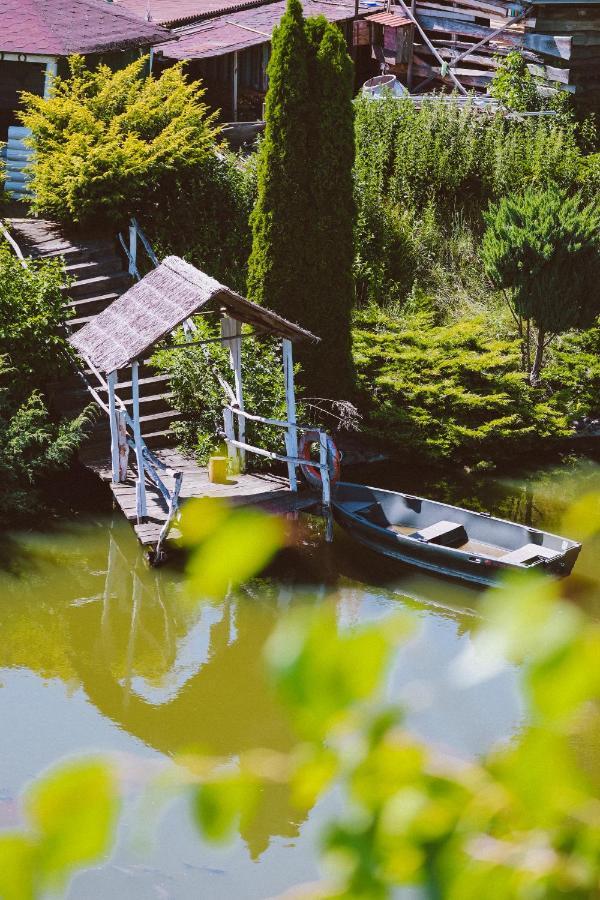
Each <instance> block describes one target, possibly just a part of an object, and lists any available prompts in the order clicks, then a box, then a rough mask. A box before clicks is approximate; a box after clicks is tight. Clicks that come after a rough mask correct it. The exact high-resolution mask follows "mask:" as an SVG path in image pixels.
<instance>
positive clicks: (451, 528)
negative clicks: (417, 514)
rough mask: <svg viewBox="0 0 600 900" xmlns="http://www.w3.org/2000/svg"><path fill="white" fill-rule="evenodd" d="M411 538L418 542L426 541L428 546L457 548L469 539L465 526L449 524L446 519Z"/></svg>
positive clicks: (455, 523)
mask: <svg viewBox="0 0 600 900" xmlns="http://www.w3.org/2000/svg"><path fill="white" fill-rule="evenodd" d="M411 537H414V538H416V539H417V540H418V541H425V542H426V543H427V544H441V545H442V546H444V547H456V546H457V545H458V544H464V543H465V542H466V541H467V539H468V538H467V532H466V531H465V527H464V525H459V524H458V523H457V522H448V521H446V520H445V519H443V520H442V521H441V522H435V523H434V524H433V525H428V526H427V528H421V529H420V530H419V531H414V532H413V533H412V535H411Z"/></svg>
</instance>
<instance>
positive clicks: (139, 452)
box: [131, 359, 147, 525]
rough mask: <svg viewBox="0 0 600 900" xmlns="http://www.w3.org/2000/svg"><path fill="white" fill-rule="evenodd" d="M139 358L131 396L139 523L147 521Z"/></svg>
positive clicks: (133, 371)
mask: <svg viewBox="0 0 600 900" xmlns="http://www.w3.org/2000/svg"><path fill="white" fill-rule="evenodd" d="M139 369H140V366H139V363H138V361H137V359H136V360H135V361H134V362H133V363H132V364H131V398H132V402H133V440H134V443H135V456H136V461H137V480H136V483H135V499H136V512H137V520H138V525H140V524H141V523H142V522H145V521H146V514H147V512H146V478H145V470H144V454H143V445H142V429H141V425H140V380H139Z"/></svg>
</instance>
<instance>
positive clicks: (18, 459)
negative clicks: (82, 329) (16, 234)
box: [0, 244, 87, 527]
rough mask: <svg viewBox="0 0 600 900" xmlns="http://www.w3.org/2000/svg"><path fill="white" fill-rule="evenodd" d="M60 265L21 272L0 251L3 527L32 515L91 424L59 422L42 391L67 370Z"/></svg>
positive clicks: (2, 247)
mask: <svg viewBox="0 0 600 900" xmlns="http://www.w3.org/2000/svg"><path fill="white" fill-rule="evenodd" d="M64 280H65V279H64V275H63V273H62V266H61V264H60V262H52V261H46V262H37V263H36V262H33V261H32V262H30V263H29V265H28V267H27V268H23V267H22V266H21V265H20V263H19V261H18V260H17V258H16V257H15V256H14V255H13V253H12V251H11V250H10V248H9V247H8V246H7V245H5V244H2V245H0V526H3V527H4V526H7V525H10V524H14V523H16V522H19V521H21V520H25V519H27V518H28V517H31V516H32V515H34V514H35V513H36V512H37V511H38V510H39V508H40V507H42V506H43V504H44V498H43V493H44V488H45V486H46V484H47V482H48V480H49V478H50V477H51V476H52V475H54V474H56V472H57V471H58V470H60V469H64V468H66V467H67V466H68V465H69V463H70V462H71V460H72V457H73V453H74V451H75V449H76V447H77V446H78V444H79V442H80V440H81V438H82V435H83V431H84V427H85V423H86V421H87V415H86V414H85V413H84V414H83V415H81V416H78V417H77V418H76V419H73V420H71V421H65V422H56V421H55V420H54V419H53V418H52V416H51V415H50V414H49V412H48V408H47V404H46V402H45V399H44V396H43V392H42V391H43V389H44V388H45V386H46V384H47V383H48V381H49V380H54V379H56V378H57V376H59V375H60V373H61V371H65V369H66V366H67V364H68V355H69V351H68V345H67V343H66V339H65V333H64V326H63V323H64V319H65V303H64V299H63V297H62V293H61V289H60V286H61V283H63V282H64Z"/></svg>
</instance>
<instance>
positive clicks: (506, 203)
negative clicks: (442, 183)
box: [482, 185, 600, 383]
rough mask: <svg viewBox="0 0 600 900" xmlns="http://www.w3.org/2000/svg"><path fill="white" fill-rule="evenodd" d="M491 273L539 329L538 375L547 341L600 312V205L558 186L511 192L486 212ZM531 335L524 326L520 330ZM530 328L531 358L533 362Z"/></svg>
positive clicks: (521, 316)
mask: <svg viewBox="0 0 600 900" xmlns="http://www.w3.org/2000/svg"><path fill="white" fill-rule="evenodd" d="M484 218H485V221H486V224H487V230H486V232H485V235H484V238H483V244H482V257H483V262H484V265H485V269H486V272H487V274H488V276H489V277H490V279H491V281H492V282H493V284H494V285H495V287H497V288H498V289H501V290H503V291H505V292H506V293H507V296H510V298H511V303H512V308H513V311H514V315H515V317H516V318H517V319H518V320H519V322H521V321H526V322H527V323H529V322H531V323H532V324H533V325H535V328H536V342H535V345H536V346H535V359H534V362H533V367H532V369H531V376H530V377H531V381H532V383H535V382H537V380H538V378H539V374H540V371H541V368H542V364H543V360H544V351H545V348H546V344H547V342H548V340H549V339H551V338H552V336H554V335H556V334H561V333H563V332H565V331H569V330H571V329H575V328H578V329H584V328H590V327H591V326H592V325H593V324H594V322H595V320H596V317H597V316H598V315H599V314H600V298H599V296H598V290H597V285H598V280H599V279H600V243H599V236H600V205H599V204H598V202H597V200H596V201H594V202H592V203H589V204H587V205H584V204H583V202H582V199H581V197H580V195H579V194H575V195H573V196H569V194H568V193H567V191H566V190H564V189H560V188H558V187H556V186H555V185H549V186H547V187H546V188H544V189H540V188H536V189H533V188H530V189H528V190H527V191H525V192H524V193H523V194H521V195H511V196H508V197H503V198H502V199H501V200H500V202H499V203H498V204H496V205H492V206H491V207H490V210H489V212H487V213H485V214H484ZM520 331H521V333H523V328H522V327H521V328H520ZM529 331H530V329H529V327H528V328H527V330H526V335H527V336H526V347H525V354H524V356H525V359H526V360H527V362H528V365H529V360H530V349H529Z"/></svg>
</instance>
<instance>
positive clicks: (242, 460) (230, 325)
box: [221, 316, 246, 472]
mask: <svg viewBox="0 0 600 900" xmlns="http://www.w3.org/2000/svg"><path fill="white" fill-rule="evenodd" d="M241 334H242V323H241V322H240V321H238V320H237V319H232V318H230V316H224V317H223V318H222V319H221V336H222V338H223V339H224V340H227V341H228V343H229V365H230V366H231V370H232V372H233V378H234V389H235V399H236V403H237V405H238V408H239V409H241V410H242V411H243V409H244V386H243V381H242V339H241ZM235 418H236V419H237V436H238V438H237V439H238V441H239V442H240V443H242V444H243V443H245V441H246V420H245V419H244V417H243V416H236V417H235ZM234 432H235V425H234ZM237 455H238V460H239V465H240V471H242V472H243V471H244V468H245V465H246V452H245V450H238V454H237Z"/></svg>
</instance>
